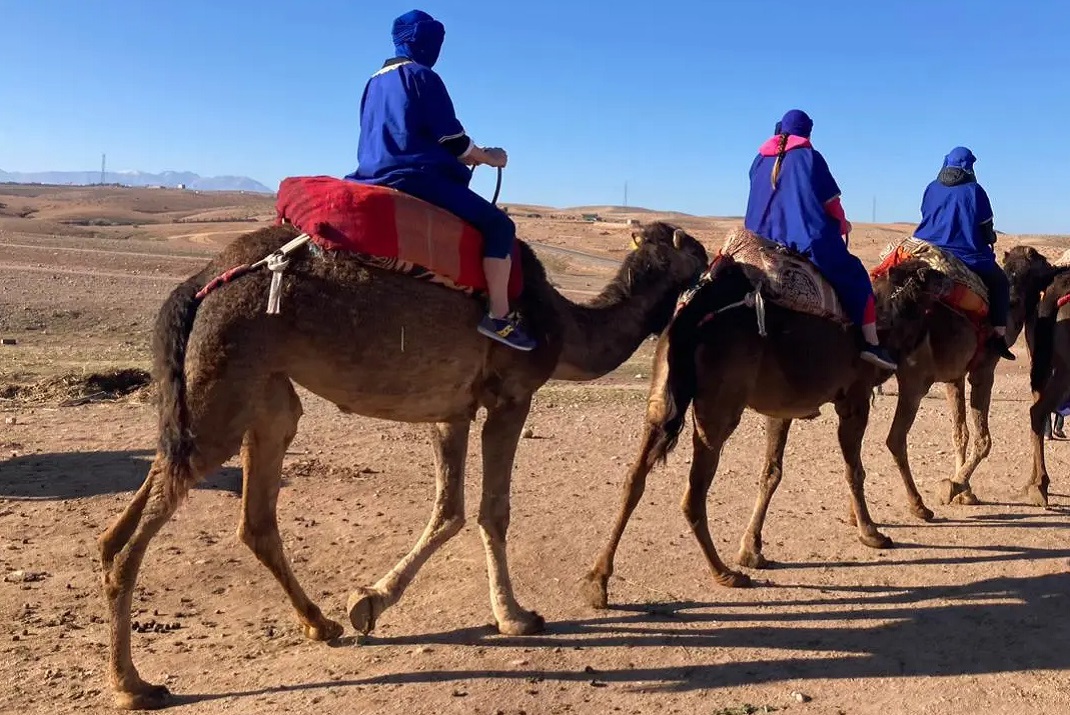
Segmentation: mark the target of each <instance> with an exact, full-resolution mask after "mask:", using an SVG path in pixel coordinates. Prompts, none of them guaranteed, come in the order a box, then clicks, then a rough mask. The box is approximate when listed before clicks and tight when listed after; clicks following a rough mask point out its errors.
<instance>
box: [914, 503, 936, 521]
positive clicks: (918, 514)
mask: <svg viewBox="0 0 1070 715" xmlns="http://www.w3.org/2000/svg"><path fill="white" fill-rule="evenodd" d="M910 513H911V514H913V515H914V517H915V518H916V519H920V520H922V521H932V520H933V518H934V517H935V516H936V515H935V514H933V510H932V509H929V508H927V507H926V506H925V505H924V504H921V505H918V506H912V507H910Z"/></svg>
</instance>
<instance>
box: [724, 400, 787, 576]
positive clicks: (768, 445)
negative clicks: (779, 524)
mask: <svg viewBox="0 0 1070 715" xmlns="http://www.w3.org/2000/svg"><path fill="white" fill-rule="evenodd" d="M790 429H791V420H781V419H777V418H775V417H767V418H766V420H765V467H764V468H763V469H762V476H761V478H760V479H759V481H758V501H757V502H756V503H755V504H754V512H753V513H752V514H751V518H750V524H748V525H747V530H746V532H744V534H743V540H742V542H741V543H740V547H739V558H738V559H737V561H738V562H739V565H740V566H749V567H750V568H754V569H764V568H768V567H769V562H768V561H767V560H766V558H765V556H763V555H762V527H763V525H764V524H765V517H766V514H767V513H768V512H769V503H770V502H771V501H772V500H773V494H775V493H776V489H777V487H778V486H780V479H781V478H782V477H783V476H784V448H785V447H786V446H787V444H788V430H790Z"/></svg>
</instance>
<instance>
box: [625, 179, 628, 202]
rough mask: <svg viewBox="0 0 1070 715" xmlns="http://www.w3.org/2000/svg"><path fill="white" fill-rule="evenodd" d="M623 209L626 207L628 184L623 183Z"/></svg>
mask: <svg viewBox="0 0 1070 715" xmlns="http://www.w3.org/2000/svg"><path fill="white" fill-rule="evenodd" d="M624 207H625V208H627V207H628V182H627V181H625V182H624Z"/></svg>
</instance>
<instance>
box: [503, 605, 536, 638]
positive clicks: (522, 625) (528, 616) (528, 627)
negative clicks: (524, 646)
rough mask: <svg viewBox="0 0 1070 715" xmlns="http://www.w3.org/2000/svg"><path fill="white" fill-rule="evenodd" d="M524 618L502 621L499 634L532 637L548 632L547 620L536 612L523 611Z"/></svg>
mask: <svg viewBox="0 0 1070 715" xmlns="http://www.w3.org/2000/svg"><path fill="white" fill-rule="evenodd" d="M523 613H524V617H523V618H515V619H510V620H507V621H502V622H500V623H499V624H498V633H501V634H502V635H503V636H531V635H535V634H536V633H542V632H543V631H544V630H546V620H545V619H544V618H543V617H542V616H540V615H539V614H538V613H536V612H535V611H523Z"/></svg>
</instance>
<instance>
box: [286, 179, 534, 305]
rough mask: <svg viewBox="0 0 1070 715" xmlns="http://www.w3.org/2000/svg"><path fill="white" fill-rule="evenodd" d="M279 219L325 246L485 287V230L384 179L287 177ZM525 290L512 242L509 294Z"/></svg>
mask: <svg viewBox="0 0 1070 715" xmlns="http://www.w3.org/2000/svg"><path fill="white" fill-rule="evenodd" d="M275 212H276V214H277V218H276V220H275V223H276V224H282V223H284V222H288V223H290V224H292V225H293V226H295V227H296V228H297V229H298V230H299V231H302V232H303V233H306V234H308V235H309V236H311V238H312V242H313V243H315V244H316V245H317V246H318V247H319V248H321V249H323V250H324V251H327V252H344V253H349V254H352V255H353V256H354V257H355V258H356V259H357V260H359V261H361V262H362V263H366V264H367V265H370V266H374V267H377V268H384V269H387V270H392V271H397V272H399V273H402V274H404V275H407V276H412V277H414V278H419V279H421V280H426V281H429V282H432V283H437V284H439V285H443V286H446V287H448V288H452V289H454V290H460V291H463V292H465V293H467V294H474V293H477V292H485V291H486V289H487V281H486V277H485V276H484V274H483V236H482V235H481V234H480V233H479V231H477V230H476V229H475V228H474V227H472V226H471V225H470V224H468V223H466V222H465V221H462V220H461V219H459V218H458V217H457V216H454V215H453V214H452V213H450V212H449V211H446V210H445V209H441V208H439V207H437V206H433V205H432V204H429V203H427V202H426V201H422V200H421V199H418V198H415V197H413V196H409V195H408V194H403V193H401V192H400V191H396V190H394V189H390V188H387V187H384V186H371V185H368V184H358V183H356V182H353V181H346V180H344V179H337V178H334V177H332V176H296V177H290V178H288V179H283V181H282V183H281V184H280V185H279V194H278V199H277V200H276V203H275ZM522 289H523V279H522V273H521V267H520V257H519V250H518V248H517V247H515V246H514V248H513V269H512V274H511V275H510V278H509V297H510V298H516V297H517V296H519V295H520V292H521V290H522Z"/></svg>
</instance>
